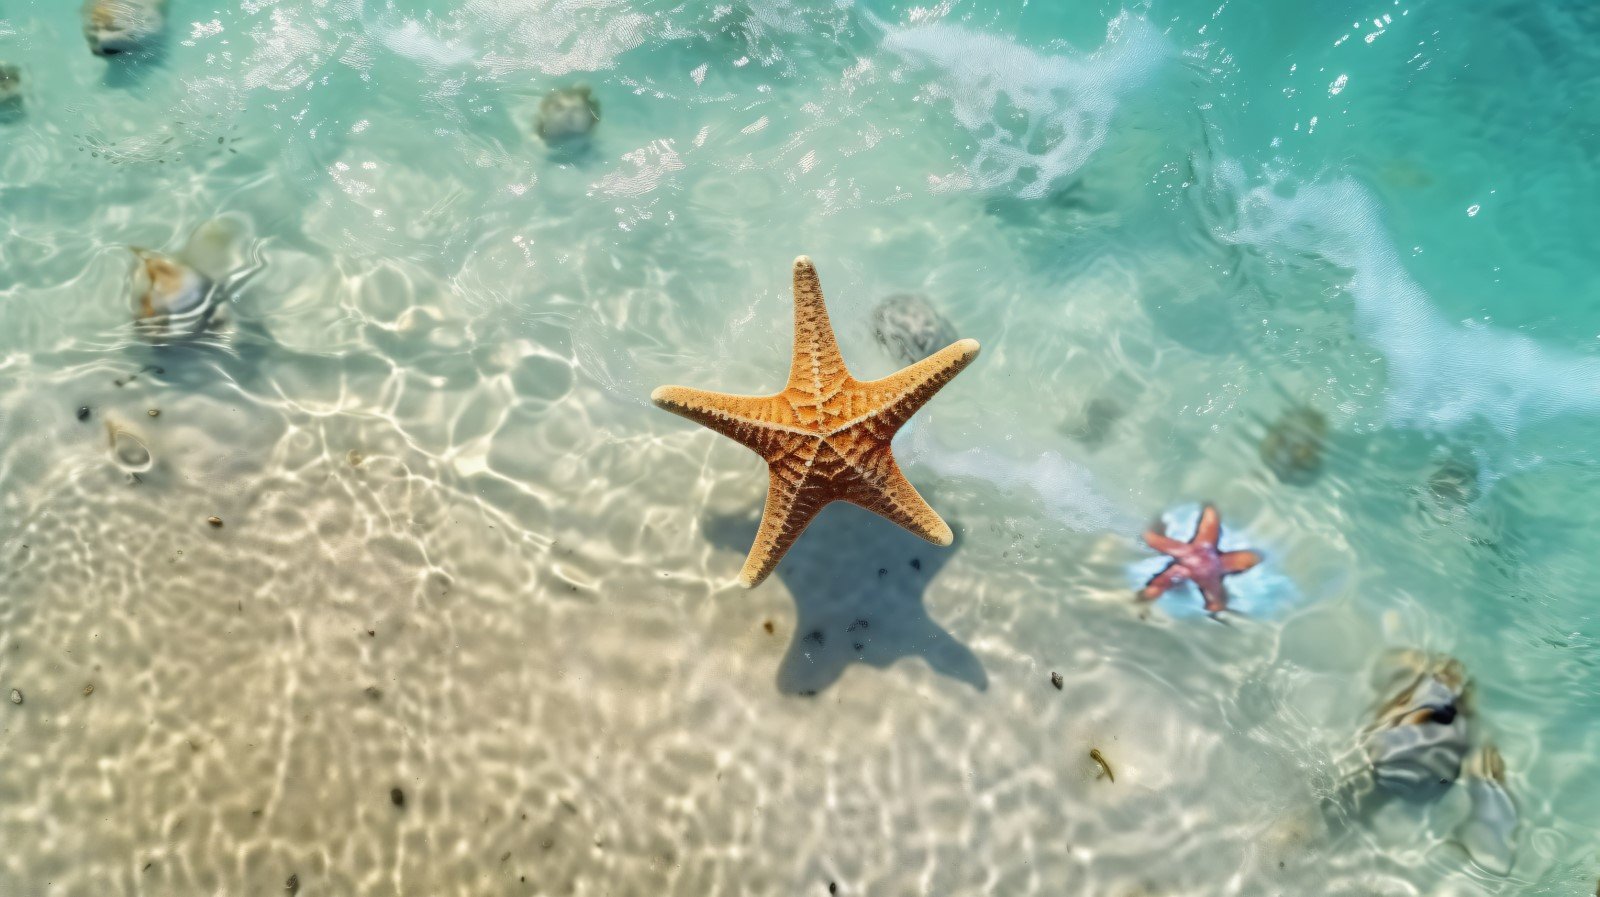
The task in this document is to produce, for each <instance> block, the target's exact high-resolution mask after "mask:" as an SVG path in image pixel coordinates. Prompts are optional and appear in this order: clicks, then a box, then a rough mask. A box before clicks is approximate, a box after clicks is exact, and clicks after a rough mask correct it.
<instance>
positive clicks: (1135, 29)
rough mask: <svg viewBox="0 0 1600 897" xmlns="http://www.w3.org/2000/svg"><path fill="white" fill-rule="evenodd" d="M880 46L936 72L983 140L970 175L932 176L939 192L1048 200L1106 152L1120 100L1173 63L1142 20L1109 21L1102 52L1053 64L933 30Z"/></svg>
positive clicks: (1013, 46) (966, 35) (940, 90)
mask: <svg viewBox="0 0 1600 897" xmlns="http://www.w3.org/2000/svg"><path fill="white" fill-rule="evenodd" d="M883 46H884V47H885V48H887V49H888V50H890V51H891V52H893V53H894V54H896V55H898V56H900V57H901V58H903V59H905V60H907V61H909V62H911V63H913V64H915V65H921V66H928V67H931V68H934V69H937V70H938V74H937V76H936V78H935V80H934V82H933V83H932V85H930V93H931V94H932V95H933V96H934V97H935V98H937V99H948V100H950V101H951V103H952V108H953V110H954V113H955V117H956V121H957V122H959V123H960V124H961V126H962V127H963V128H965V129H966V130H968V131H969V132H971V133H972V135H973V136H974V137H975V138H976V139H977V141H978V152H977V155H976V156H975V157H974V158H973V160H972V161H971V163H969V164H968V166H967V168H966V170H965V171H964V172H960V173H957V174H952V175H948V176H944V177H937V176H936V177H933V178H931V179H930V180H931V182H932V184H933V186H934V188H935V189H944V190H950V189H963V188H976V189H980V190H997V191H1002V192H1010V193H1015V195H1017V196H1019V197H1022V198H1024V199H1031V198H1037V197H1041V196H1044V195H1046V194H1047V193H1049V192H1050V190H1051V189H1052V187H1053V186H1054V185H1055V184H1056V182H1057V181H1059V180H1060V179H1061V178H1064V177H1067V176H1069V175H1071V174H1073V173H1074V172H1076V171H1077V170H1078V169H1080V168H1082V167H1083V165H1084V163H1086V162H1088V161H1089V158H1090V157H1091V156H1093V155H1094V153H1095V152H1096V151H1097V150H1099V149H1100V147H1101V146H1102V145H1103V144H1104V143H1105V141H1106V136H1107V135H1108V134H1109V133H1110V128H1111V119H1112V116H1113V114H1114V113H1115V112H1116V110H1117V106H1118V105H1119V103H1120V101H1121V99H1122V97H1124V96H1126V95H1127V93H1128V92H1129V91H1131V90H1133V89H1135V88H1136V87H1138V86H1139V84H1140V83H1141V82H1143V81H1144V80H1145V79H1146V78H1147V77H1148V76H1149V75H1150V74H1151V72H1153V71H1154V70H1155V69H1156V68H1157V66H1158V65H1159V64H1160V63H1161V61H1162V60H1163V59H1165V58H1166V57H1167V56H1169V55H1170V54H1169V52H1168V46H1167V42H1166V40H1165V38H1163V37H1162V35H1161V33H1160V32H1158V31H1157V30H1156V29H1155V28H1154V27H1153V26H1152V25H1151V24H1150V23H1149V22H1147V21H1145V20H1144V19H1141V18H1138V17H1135V16H1131V15H1128V14H1127V13H1123V14H1122V15H1119V16H1117V17H1116V18H1114V19H1112V20H1111V23H1110V25H1109V26H1108V27H1107V29H1106V40H1105V43H1104V44H1103V45H1101V47H1100V48H1099V49H1098V50H1095V51H1094V52H1093V53H1088V54H1085V55H1082V56H1046V55H1043V54H1041V53H1037V52H1035V51H1033V50H1031V49H1028V48H1027V47H1024V46H1022V45H1020V44H1017V43H1014V42H1012V41H1009V40H1006V39H1005V38H1002V37H996V36H995V35H992V34H984V33H982V32H978V31H971V30H968V29H966V28H962V27H960V26H959V25H947V24H943V23H934V24H928V25H918V26H913V27H910V28H902V29H898V30H891V31H890V32H889V34H888V36H887V37H885V38H884V41H883Z"/></svg>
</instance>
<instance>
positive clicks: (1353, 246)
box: [1218, 163, 1600, 433]
mask: <svg viewBox="0 0 1600 897" xmlns="http://www.w3.org/2000/svg"><path fill="white" fill-rule="evenodd" d="M1218 171H1219V175H1220V180H1221V182H1222V184H1223V185H1224V188H1225V189H1228V190H1230V191H1231V192H1233V193H1234V194H1236V195H1237V196H1238V197H1239V202H1238V210H1239V219H1238V223H1237V226H1236V228H1235V229H1234V230H1233V231H1232V232H1231V233H1223V234H1222V235H1221V236H1222V237H1223V238H1224V239H1226V240H1229V241H1231V242H1235V243H1240V244H1244V245H1248V246H1253V247H1256V248H1259V249H1263V250H1268V251H1271V250H1280V251H1287V252H1291V253H1300V254H1309V255H1313V256H1316V257H1319V258H1321V259H1323V260H1324V261H1326V262H1328V263H1330V264H1332V265H1335V266H1337V267H1339V268H1343V269H1346V270H1348V271H1349V272H1350V276H1349V281H1348V284H1347V292H1348V293H1349V295H1350V296H1351V298H1352V299H1353V300H1354V302H1355V311H1356V325H1357V328H1358V330H1359V332H1360V334H1361V335H1362V337H1363V338H1364V339H1367V340H1369V341H1370V342H1372V343H1373V344H1374V345H1376V346H1377V347H1378V348H1379V349H1380V350H1381V351H1382V352H1383V354H1384V356H1385V357H1386V358H1387V360H1388V369H1389V384H1388V386H1389V388H1388V396H1387V411H1388V414H1389V417H1390V419H1391V421H1392V422H1394V423H1397V424H1402V425H1409V426H1420V427H1426V428H1431V429H1450V428H1454V427H1457V426H1459V425H1461V424H1464V423H1467V422H1468V421H1471V420H1474V419H1478V418H1482V419H1484V420H1487V421H1489V422H1490V423H1492V424H1493V425H1494V426H1496V427H1497V428H1499V429H1500V430H1501V431H1503V432H1507V433H1510V432H1514V431H1515V430H1516V429H1517V428H1518V426H1519V425H1521V424H1523V423H1526V422H1529V421H1533V420H1539V419H1542V418H1548V417H1551V416H1554V415H1560V414H1589V413H1595V412H1600V359H1597V358H1591V357H1586V356H1581V355H1578V354H1575V353H1571V352H1564V351H1561V350H1559V349H1553V348H1550V347H1548V346H1544V345H1541V344H1540V343H1538V342H1537V341H1535V340H1533V339H1530V338H1529V337H1527V336H1525V335H1523V334H1520V333H1515V332H1512V331H1507V330H1502V329H1498V328H1494V327H1490V326H1487V325H1483V324H1476V323H1455V322H1452V321H1450V320H1448V319H1446V318H1445V317H1444V315H1443V314H1441V313H1440V312H1439V310H1438V309H1436V308H1435V307H1434V306H1433V305H1432V303H1431V302H1430V301H1429V296H1428V293H1427V291H1426V290H1424V289H1423V288H1422V286H1421V285H1420V284H1418V283H1417V281H1416V280H1415V279H1414V278H1412V276H1411V275H1410V273H1409V272H1407V271H1406V268H1405V265H1404V263H1403V262H1402V261H1401V258H1400V254H1399V252H1398V251H1397V250H1396V249H1395V247H1394V245H1393V242H1392V241H1391V239H1390V237H1389V234H1388V233H1387V231H1386V230H1385V228H1384V225H1383V216H1382V210H1381V208H1380V206H1379V203H1378V201H1377V199H1376V198H1375V197H1374V196H1373V195H1372V193H1371V191H1369V190H1368V189H1367V188H1366V187H1364V186H1362V185H1361V184H1359V183H1358V182H1356V181H1354V180H1351V179H1348V178H1345V179H1340V180H1332V181H1326V182H1318V183H1311V184H1303V185H1299V186H1298V187H1296V188H1295V189H1293V190H1289V189H1287V185H1286V184H1284V183H1282V180H1281V178H1269V180H1268V182H1266V183H1262V184H1259V185H1257V186H1254V187H1250V188H1248V189H1247V188H1246V186H1245V177H1244V174H1243V171H1242V169H1241V168H1240V167H1239V166H1238V165H1237V164H1235V163H1224V164H1223V165H1221V166H1219V169H1218Z"/></svg>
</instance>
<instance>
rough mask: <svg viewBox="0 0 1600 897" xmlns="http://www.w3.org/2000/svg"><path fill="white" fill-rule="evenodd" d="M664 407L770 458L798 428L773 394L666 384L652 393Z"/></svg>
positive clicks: (655, 399) (653, 398)
mask: <svg viewBox="0 0 1600 897" xmlns="http://www.w3.org/2000/svg"><path fill="white" fill-rule="evenodd" d="M650 400H651V401H652V402H655V403H656V405H657V406H658V407H660V408H664V409H666V410H667V411H671V412H672V413H673V414H676V415H678V416H679V417H686V418H688V419H689V420H692V421H694V422H695V423H697V424H700V425H701V426H704V427H708V428H710V429H712V430H715V431H717V432H718V433H721V434H722V435H724V436H726V437H728V438H729V439H732V440H733V441H734V442H737V443H739V444H740V445H742V446H745V447H746V448H749V449H751V450H752V451H754V452H756V454H759V455H760V456H761V457H763V458H766V459H768V460H769V461H770V460H771V459H772V458H773V456H774V452H778V451H780V449H781V447H782V444H783V443H784V442H785V438H784V437H785V436H787V435H788V434H789V433H790V432H791V431H792V430H793V429H794V428H793V427H792V426H791V425H789V423H788V422H787V421H785V420H784V419H783V409H784V407H786V406H785V405H784V404H783V403H780V402H778V401H776V400H774V399H773V397H772V396H735V395H729V394H727V393H722V392H711V391H710V390H705V389H692V388H690V387H687V386H662V387H659V388H657V389H656V391H655V392H652V393H651V394H650Z"/></svg>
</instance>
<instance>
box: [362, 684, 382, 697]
mask: <svg viewBox="0 0 1600 897" xmlns="http://www.w3.org/2000/svg"><path fill="white" fill-rule="evenodd" d="M366 692H367V697H369V698H371V699H372V700H374V701H376V700H378V699H380V698H382V697H383V689H381V688H379V687H378V686H376V685H369V686H367V688H366Z"/></svg>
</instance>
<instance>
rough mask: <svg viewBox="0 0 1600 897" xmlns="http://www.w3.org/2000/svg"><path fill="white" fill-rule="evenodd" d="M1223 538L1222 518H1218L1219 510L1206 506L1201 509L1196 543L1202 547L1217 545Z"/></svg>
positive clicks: (1195, 532) (1195, 537)
mask: <svg viewBox="0 0 1600 897" xmlns="http://www.w3.org/2000/svg"><path fill="white" fill-rule="evenodd" d="M1220 538H1222V518H1221V517H1219V516H1217V509H1216V508H1214V507H1212V506H1211V505H1206V506H1205V507H1204V508H1201V509H1200V525H1199V526H1197V527H1196V528H1195V531H1194V541H1195V542H1198V543H1200V544H1201V545H1212V546H1215V545H1216V544H1217V540H1218V539H1220Z"/></svg>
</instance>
